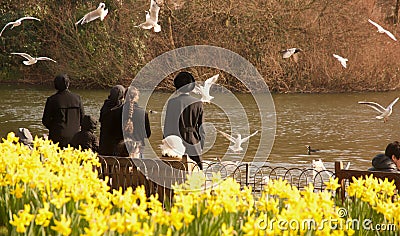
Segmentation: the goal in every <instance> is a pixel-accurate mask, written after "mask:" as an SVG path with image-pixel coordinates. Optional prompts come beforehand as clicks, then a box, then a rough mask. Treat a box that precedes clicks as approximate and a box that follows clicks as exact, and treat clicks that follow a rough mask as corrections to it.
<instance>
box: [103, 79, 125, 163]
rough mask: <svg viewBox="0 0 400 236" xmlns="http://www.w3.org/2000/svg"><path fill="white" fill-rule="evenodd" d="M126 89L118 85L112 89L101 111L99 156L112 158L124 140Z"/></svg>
mask: <svg viewBox="0 0 400 236" xmlns="http://www.w3.org/2000/svg"><path fill="white" fill-rule="evenodd" d="M124 96H125V88H124V86H122V85H116V86H114V87H112V88H111V90H110V94H109V95H108V98H107V99H106V100H105V101H104V104H103V106H102V107H101V110H100V119H99V121H100V143H99V154H100V155H105V156H112V155H114V154H115V152H116V148H117V144H118V143H119V142H121V140H122V141H123V140H124V134H123V132H122V109H123V105H124Z"/></svg>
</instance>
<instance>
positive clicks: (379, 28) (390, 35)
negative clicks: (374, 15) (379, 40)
mask: <svg viewBox="0 0 400 236" xmlns="http://www.w3.org/2000/svg"><path fill="white" fill-rule="evenodd" d="M368 22H369V23H371V24H373V25H374V26H375V27H376V28H377V29H378V33H381V34H383V33H385V34H386V35H387V36H389V37H390V38H391V39H393V40H394V41H397V39H396V37H394V35H393V34H392V33H390V32H389V31H388V30H386V29H384V28H383V27H382V26H380V25H378V24H377V23H375V22H373V21H372V20H370V19H368Z"/></svg>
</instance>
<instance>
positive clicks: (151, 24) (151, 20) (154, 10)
mask: <svg viewBox="0 0 400 236" xmlns="http://www.w3.org/2000/svg"><path fill="white" fill-rule="evenodd" d="M159 12H160V7H159V6H158V4H157V2H156V1H155V0H150V9H149V10H148V11H146V21H145V22H143V23H141V24H140V25H138V26H136V27H140V28H142V29H151V28H153V30H154V32H156V33H158V32H160V31H161V26H160V25H159V24H158V13H159Z"/></svg>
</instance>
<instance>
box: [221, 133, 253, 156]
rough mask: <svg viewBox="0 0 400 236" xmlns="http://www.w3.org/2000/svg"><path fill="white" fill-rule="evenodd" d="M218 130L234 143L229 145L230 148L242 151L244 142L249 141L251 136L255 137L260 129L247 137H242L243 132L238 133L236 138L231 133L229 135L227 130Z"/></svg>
mask: <svg viewBox="0 0 400 236" xmlns="http://www.w3.org/2000/svg"><path fill="white" fill-rule="evenodd" d="M217 131H218V132H220V133H221V134H222V135H223V136H224V137H225V138H226V139H228V140H229V141H231V142H232V143H233V145H232V146H229V148H230V149H231V150H232V151H234V152H240V151H242V150H243V148H242V147H241V145H242V144H243V143H245V142H247V141H249V139H250V138H251V137H253V136H254V135H256V134H257V133H258V130H257V131H256V132H254V133H252V134H251V135H249V136H247V137H246V138H243V139H242V135H241V134H237V137H236V138H234V137H233V136H231V135H229V134H227V133H225V132H222V131H219V130H217Z"/></svg>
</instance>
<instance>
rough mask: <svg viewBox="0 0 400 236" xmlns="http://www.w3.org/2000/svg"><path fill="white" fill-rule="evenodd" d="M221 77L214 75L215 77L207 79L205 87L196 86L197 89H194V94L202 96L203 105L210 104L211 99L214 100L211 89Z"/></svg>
mask: <svg viewBox="0 0 400 236" xmlns="http://www.w3.org/2000/svg"><path fill="white" fill-rule="evenodd" d="M218 77H219V74H216V75H214V76H213V77H211V78H209V79H207V80H206V81H205V82H204V86H201V85H198V84H196V87H195V88H194V90H193V92H194V93H196V94H201V101H202V102H203V103H210V102H211V99H213V98H214V97H213V96H210V88H211V86H212V85H213V84H215V82H217V79H218Z"/></svg>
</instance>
